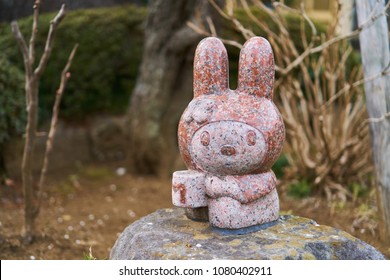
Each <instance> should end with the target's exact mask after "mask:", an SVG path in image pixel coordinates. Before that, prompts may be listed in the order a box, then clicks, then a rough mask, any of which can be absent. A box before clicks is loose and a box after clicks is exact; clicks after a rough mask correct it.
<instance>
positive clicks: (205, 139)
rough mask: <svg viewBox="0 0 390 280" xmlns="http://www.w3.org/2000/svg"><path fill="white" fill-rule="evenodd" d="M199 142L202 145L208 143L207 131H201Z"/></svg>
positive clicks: (208, 135)
mask: <svg viewBox="0 0 390 280" xmlns="http://www.w3.org/2000/svg"><path fill="white" fill-rule="evenodd" d="M200 143H202V145H203V146H208V145H209V144H210V134H209V133H208V132H207V131H203V132H202V134H201V135H200Z"/></svg>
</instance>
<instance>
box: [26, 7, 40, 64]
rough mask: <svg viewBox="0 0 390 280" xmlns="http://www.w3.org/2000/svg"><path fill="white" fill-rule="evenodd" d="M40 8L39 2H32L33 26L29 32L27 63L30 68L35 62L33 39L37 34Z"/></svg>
mask: <svg viewBox="0 0 390 280" xmlns="http://www.w3.org/2000/svg"><path fill="white" fill-rule="evenodd" d="M40 6H41V1H40V0H35V1H34V6H33V8H34V17H33V24H32V30H31V38H30V45H29V48H28V49H29V55H28V57H29V62H30V65H31V68H32V67H34V60H35V39H36V36H37V33H38V19H39V8H40Z"/></svg>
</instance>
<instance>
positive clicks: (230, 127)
mask: <svg viewBox="0 0 390 280" xmlns="http://www.w3.org/2000/svg"><path fill="white" fill-rule="evenodd" d="M190 146H191V148H190V153H191V158H192V159H193V161H194V162H195V164H196V165H197V166H198V167H199V168H200V169H202V170H203V171H206V172H210V173H213V174H221V175H239V174H248V173H251V172H253V171H255V170H257V169H259V168H260V167H261V164H262V162H263V159H264V155H265V153H266V151H267V144H266V142H265V140H264V138H263V135H262V133H261V132H260V131H259V130H257V129H256V128H254V127H252V126H250V125H248V124H245V123H242V122H237V121H218V122H212V123H209V124H207V125H205V126H203V127H201V128H200V129H199V130H198V131H197V132H196V133H195V135H194V136H193V138H192V140H191V145H190Z"/></svg>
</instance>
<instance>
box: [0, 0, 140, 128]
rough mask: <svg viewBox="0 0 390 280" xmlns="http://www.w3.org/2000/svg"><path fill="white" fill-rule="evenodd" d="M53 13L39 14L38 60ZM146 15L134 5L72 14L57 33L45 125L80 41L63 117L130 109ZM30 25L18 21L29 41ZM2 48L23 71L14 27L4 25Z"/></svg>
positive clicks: (45, 85) (43, 100)
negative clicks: (67, 63)
mask: <svg viewBox="0 0 390 280" xmlns="http://www.w3.org/2000/svg"><path fill="white" fill-rule="evenodd" d="M54 15H55V14H54V13H50V14H42V15H41V16H40V19H39V30H38V36H37V58H38V57H40V55H41V53H42V49H43V46H44V42H45V39H46V35H47V32H48V29H49V23H50V20H51V19H52V18H53V17H54ZM145 16H146V10H145V9H144V8H139V7H134V6H130V5H128V6H119V7H114V8H99V9H88V10H76V11H71V12H68V14H67V15H66V17H65V19H64V20H63V22H62V23H61V24H60V26H59V28H58V30H57V35H56V38H55V42H54V48H53V52H52V56H51V58H50V60H49V63H48V65H47V69H46V71H45V73H44V74H43V76H42V79H41V83H40V119H41V121H42V120H47V119H48V118H49V117H50V115H51V108H52V104H53V101H54V97H55V92H56V90H57V88H58V86H59V81H60V73H61V71H62V69H63V67H64V66H65V64H66V61H67V58H68V56H69V53H70V51H71V50H72V47H73V45H74V44H75V43H79V49H78V51H77V53H76V56H75V59H74V61H73V64H72V68H71V73H72V77H71V79H70V80H69V83H68V85H67V88H66V91H65V93H64V97H63V102H62V104H61V110H60V116H61V117H62V118H66V119H71V120H75V119H83V118H85V117H87V116H88V115H90V114H94V113H114V114H115V113H122V112H124V111H125V110H126V107H127V104H128V101H129V96H130V93H131V91H132V88H133V87H134V84H135V80H136V76H137V72H138V67H139V64H140V61H141V57H142V42H143V25H142V23H143V21H144V19H145ZM31 24H32V18H31V17H28V18H25V19H22V20H19V26H20V29H21V31H22V33H23V34H24V35H25V38H26V40H28V39H29V38H30V34H31ZM2 27H3V28H2ZM1 30H3V31H1ZM0 48H1V49H0V50H1V53H4V54H5V55H6V56H7V58H8V59H9V60H10V61H11V62H13V63H15V64H17V65H18V67H19V68H20V69H23V59H22V55H21V53H20V51H19V49H18V48H17V44H16V41H15V39H14V38H13V35H12V34H11V30H10V27H7V28H5V26H4V25H3V26H0Z"/></svg>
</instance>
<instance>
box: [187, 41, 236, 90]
mask: <svg viewBox="0 0 390 280" xmlns="http://www.w3.org/2000/svg"><path fill="white" fill-rule="evenodd" d="M228 73H229V66H228V56H227V52H226V48H225V46H224V45H223V43H222V42H221V40H219V39H217V38H214V37H208V38H205V39H203V40H202V41H200V43H199V44H198V47H197V48H196V52H195V59H194V97H198V96H200V95H203V94H212V93H222V92H223V91H225V90H227V89H228V87H229V83H228Z"/></svg>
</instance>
